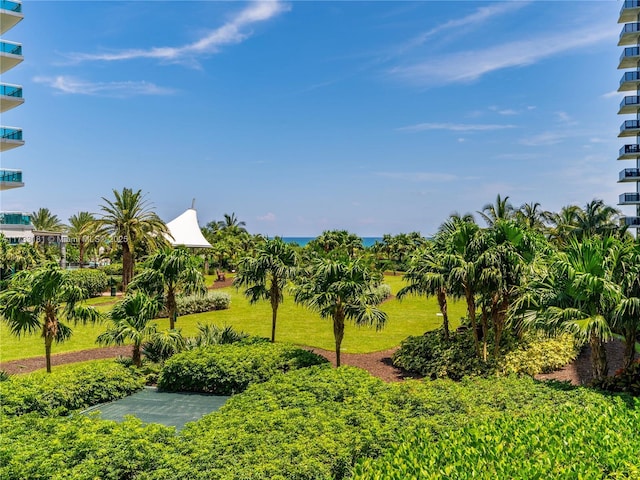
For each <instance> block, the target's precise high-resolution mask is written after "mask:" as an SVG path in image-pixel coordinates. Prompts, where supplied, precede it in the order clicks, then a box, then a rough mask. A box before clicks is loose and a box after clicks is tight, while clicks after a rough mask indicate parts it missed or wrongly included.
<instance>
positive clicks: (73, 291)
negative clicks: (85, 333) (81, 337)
mask: <svg viewBox="0 0 640 480" xmlns="http://www.w3.org/2000/svg"><path fill="white" fill-rule="evenodd" d="M86 296H87V295H86V292H85V291H83V290H82V289H81V288H80V287H78V286H77V285H76V284H75V283H74V281H73V280H72V279H71V277H70V275H69V272H68V271H66V270H62V269H60V268H59V267H58V266H56V265H55V264H48V265H45V266H44V267H40V268H37V269H35V270H23V271H21V272H18V273H17V274H16V275H15V276H14V277H13V279H12V280H11V283H10V284H9V288H8V289H7V290H5V291H3V292H2V293H0V316H2V318H3V319H4V320H5V322H6V323H7V324H8V326H9V329H10V330H11V333H13V334H14V335H16V336H20V335H22V334H26V333H31V332H36V331H38V330H39V331H40V332H41V334H42V338H43V339H44V347H45V359H46V367H47V372H51V346H52V344H53V342H54V341H55V342H57V343H61V342H64V341H65V340H67V339H69V337H71V335H72V333H73V332H72V330H71V328H70V327H69V326H68V325H67V324H66V323H63V322H62V320H65V321H69V322H72V323H74V324H77V323H85V324H86V323H87V322H91V323H95V322H96V321H98V320H99V319H100V315H99V314H98V312H97V311H96V310H95V309H93V308H91V307H86V306H83V305H80V304H79V302H80V301H81V300H83V299H85V298H86Z"/></svg>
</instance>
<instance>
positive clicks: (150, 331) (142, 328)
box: [97, 291, 161, 367]
mask: <svg viewBox="0 0 640 480" xmlns="http://www.w3.org/2000/svg"><path fill="white" fill-rule="evenodd" d="M160 306H161V299H160V297H158V296H149V295H147V294H146V293H144V292H142V291H136V292H134V293H129V294H127V295H126V296H125V298H124V299H122V300H121V301H120V302H118V303H116V304H115V305H114V307H113V309H112V310H111V312H110V314H109V316H110V318H111V322H112V325H111V327H110V328H109V329H108V330H107V331H106V332H104V333H102V334H100V335H99V336H98V339H97V342H98V343H99V344H100V345H124V344H125V343H126V342H127V341H131V342H133V350H132V357H133V363H134V364H135V365H136V367H140V366H142V355H141V347H142V344H143V343H144V342H145V341H147V340H151V339H153V338H154V337H156V336H157V334H158V330H157V327H156V325H155V324H153V323H151V320H153V319H154V318H156V316H157V314H158V311H159V309H160Z"/></svg>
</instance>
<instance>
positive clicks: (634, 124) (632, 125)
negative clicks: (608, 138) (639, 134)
mask: <svg viewBox="0 0 640 480" xmlns="http://www.w3.org/2000/svg"><path fill="white" fill-rule="evenodd" d="M636 129H640V120H625V121H624V122H622V125H620V132H624V131H625V130H636Z"/></svg>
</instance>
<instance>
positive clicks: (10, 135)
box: [0, 127, 22, 140]
mask: <svg viewBox="0 0 640 480" xmlns="http://www.w3.org/2000/svg"><path fill="white" fill-rule="evenodd" d="M0 138H1V139H3V140H22V130H20V129H19V128H4V127H3V128H0Z"/></svg>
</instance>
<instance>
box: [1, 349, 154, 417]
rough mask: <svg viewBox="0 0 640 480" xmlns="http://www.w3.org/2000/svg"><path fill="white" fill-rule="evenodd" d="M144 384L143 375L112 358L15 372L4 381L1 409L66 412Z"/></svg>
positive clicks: (11, 412) (15, 412) (8, 411)
mask: <svg viewBox="0 0 640 480" xmlns="http://www.w3.org/2000/svg"><path fill="white" fill-rule="evenodd" d="M143 385H144V379H143V377H142V376H141V375H139V374H138V373H136V372H135V371H134V370H132V369H130V368H127V367H125V366H123V365H121V364H118V363H116V362H114V361H112V360H102V361H96V362H90V363H82V364H77V365H69V366H66V367H60V368H58V369H56V370H55V371H54V372H52V373H50V374H46V373H44V372H36V373H32V374H29V375H12V376H11V377H10V378H9V379H8V380H6V381H4V382H2V383H1V387H0V409H1V410H0V411H1V412H2V413H3V414H4V415H9V416H13V415H23V414H25V413H29V412H38V413H39V414H42V415H66V414H68V413H69V412H70V411H73V410H78V409H83V408H87V407H90V406H92V405H96V404H98V403H103V402H108V401H111V400H114V399H117V398H122V397H124V396H126V395H129V394H130V393H133V392H135V391H136V390H139V389H141V388H142V387H143Z"/></svg>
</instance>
